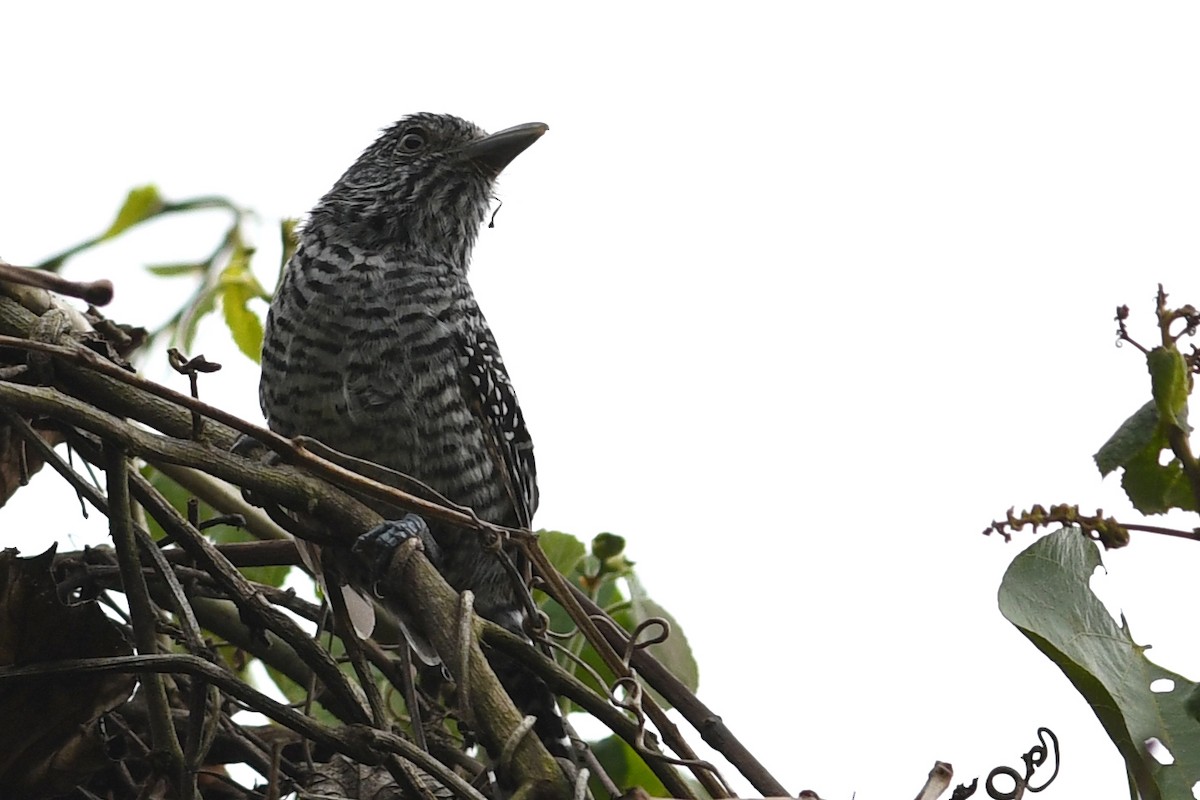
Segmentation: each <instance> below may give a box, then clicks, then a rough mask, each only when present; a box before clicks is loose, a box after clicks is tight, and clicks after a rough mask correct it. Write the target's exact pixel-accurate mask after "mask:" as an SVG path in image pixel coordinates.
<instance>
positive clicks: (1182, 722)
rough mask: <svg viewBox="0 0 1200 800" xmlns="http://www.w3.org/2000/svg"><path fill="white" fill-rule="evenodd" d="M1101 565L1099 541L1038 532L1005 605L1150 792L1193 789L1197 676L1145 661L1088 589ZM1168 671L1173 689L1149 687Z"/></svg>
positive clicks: (1009, 584) (1198, 771)
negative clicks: (1164, 757)
mask: <svg viewBox="0 0 1200 800" xmlns="http://www.w3.org/2000/svg"><path fill="white" fill-rule="evenodd" d="M1100 565H1101V561H1100V551H1099V548H1098V547H1097V546H1096V544H1095V543H1094V542H1092V541H1090V540H1088V539H1087V538H1086V537H1084V536H1083V535H1082V534H1081V533H1080V532H1079V531H1077V530H1074V529H1064V530H1060V531H1058V532H1057V533H1054V534H1052V535H1050V536H1047V537H1044V538H1042V539H1039V540H1037V541H1035V542H1034V543H1033V544H1032V545H1031V546H1030V547H1028V548H1027V549H1026V550H1025V551H1023V552H1022V553H1021V554H1020V555H1018V556H1017V557H1016V558H1015V559H1014V560H1013V563H1012V564H1011V565H1009V568H1008V570H1007V572H1005V574H1004V580H1003V581H1002V582H1001V585H1000V592H999V603H1000V611H1001V612H1002V613H1003V614H1004V616H1005V618H1006V619H1007V620H1008V621H1009V622H1011V623H1012V624H1013V625H1015V626H1016V627H1017V629H1018V630H1020V631H1021V633H1023V634H1025V636H1026V637H1028V638H1029V640H1030V641H1031V642H1033V644H1034V646H1036V647H1037V648H1038V649H1039V650H1041V651H1042V653H1043V654H1045V655H1046V657H1048V658H1049V659H1050V660H1051V661H1053V662H1054V664H1055V665H1056V666H1057V667H1058V668H1059V669H1061V670H1062V671H1063V673H1064V674H1065V675H1066V676H1067V678H1068V679H1069V680H1070V681H1071V683H1072V684H1074V686H1075V689H1076V690H1077V691H1078V692H1079V693H1080V694H1081V695H1083V697H1084V699H1085V700H1086V701H1087V702H1088V705H1090V706H1091V708H1092V711H1093V712H1094V713H1095V714H1096V717H1097V718H1098V719H1099V720H1100V723H1101V725H1103V726H1104V729H1105V731H1106V732H1107V733H1108V736H1109V737H1110V738H1111V739H1112V740H1113V743H1114V744H1115V745H1116V746H1117V749H1118V750H1119V751H1120V752H1121V755H1122V757H1124V759H1125V764H1126V768H1127V769H1128V771H1129V774H1130V778H1131V782H1132V783H1133V784H1134V785H1136V786H1137V788H1138V791H1139V792H1140V793H1141V796H1142V798H1144V800H1157V799H1158V798H1163V797H1168V798H1175V797H1191V796H1192V789H1191V785H1192V781H1193V780H1194V779H1195V778H1194V776H1196V775H1200V736H1198V735H1197V728H1196V722H1195V720H1194V719H1193V718H1192V716H1191V713H1190V712H1189V706H1188V700H1189V698H1190V697H1192V696H1193V694H1194V693H1195V692H1196V684H1194V683H1192V682H1191V681H1189V680H1187V679H1186V678H1184V677H1183V676H1181V675H1178V674H1176V673H1174V672H1170V671H1169V670H1165V669H1163V668H1162V667H1160V666H1158V665H1157V664H1155V663H1154V662H1152V661H1150V660H1149V659H1147V658H1146V656H1145V651H1146V650H1147V649H1148V648H1147V646H1144V645H1139V644H1137V643H1135V642H1134V641H1133V638H1132V637H1131V636H1130V634H1129V628H1128V625H1124V626H1118V625H1117V624H1116V622H1114V621H1113V618H1112V617H1111V616H1110V615H1109V613H1108V611H1107V610H1105V608H1104V606H1103V605H1102V604H1101V603H1100V601H1099V599H1098V598H1097V597H1096V596H1095V595H1094V594H1093V593H1092V591H1091V588H1090V587H1089V581H1090V579H1091V577H1092V574H1093V573H1094V572H1095V570H1096V567H1098V566H1100ZM1163 679H1166V680H1169V681H1171V683H1172V688H1171V689H1170V691H1163V692H1154V691H1151V689H1150V685H1151V683H1153V682H1154V681H1157V680H1163ZM1151 738H1155V739H1157V740H1158V741H1160V742H1161V743H1162V744H1163V745H1164V746H1165V747H1166V748H1167V749H1168V750H1170V752H1171V755H1172V756H1173V757H1174V760H1175V761H1174V764H1173V765H1169V766H1165V765H1162V764H1159V763H1158V761H1157V760H1155V759H1154V758H1153V757H1152V756H1151V755H1150V754H1149V753H1147V751H1146V748H1145V742H1146V741H1148V740H1149V739H1151ZM1189 776H1191V777H1189Z"/></svg>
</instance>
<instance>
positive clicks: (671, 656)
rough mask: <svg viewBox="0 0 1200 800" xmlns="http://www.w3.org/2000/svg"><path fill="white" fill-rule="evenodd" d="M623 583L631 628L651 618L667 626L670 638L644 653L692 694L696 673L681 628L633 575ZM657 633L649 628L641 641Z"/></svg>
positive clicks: (657, 697)
mask: <svg viewBox="0 0 1200 800" xmlns="http://www.w3.org/2000/svg"><path fill="white" fill-rule="evenodd" d="M625 581H626V583H627V584H628V585H629V594H630V610H631V612H632V614H633V621H634V624H635V625H640V624H641V623H643V622H645V621H646V620H648V619H650V618H652V617H658V618H660V619H662V620H664V621H665V622H666V623H667V627H668V632H669V633H670V635H669V636H668V637H667V639H666V641H664V642H659V643H658V644H652V645H650V646H649V647H648V648H647V649H648V650H649V652H650V653H651V654H653V655H654V657H655V658H657V659H658V660H659V661H661V662H662V663H663V666H665V667H666V668H667V669H669V670H670V671H671V674H672V675H674V676H675V677H676V678H678V679H679V680H680V681H682V682H683V685H684V686H686V687H687V688H688V689H689V690H690V691H692V692H695V691H696V689H697V687H699V685H700V669H699V667H698V666H697V665H696V657H695V656H694V655H692V648H691V646H690V645H689V644H688V640H687V637H686V636H684V634H683V628H682V627H681V626H680V624H679V622H678V621H677V620H676V619H675V617H673V616H671V614H670V612H668V611H667V610H666V609H665V608H663V607H662V606H660V605H659V604H658V603H656V602H654V601H653V600H651V599H650V596H649V595H647V594H646V590H645V588H644V587H643V586H642V582H641V581H639V580H638V579H637V576H636V575H633V574H629V575H626V576H625ZM658 632H659V629H658V627H657V626H652V627H650V628H648V629H647V630H646V633H645V634H643V637H646V636H647V635H649V636H650V637H654V636H656V635H657V634H658ZM654 694H655V699H657V700H658V701H659V702H660V703H662V704H664V705H668V704H667V703H666V700H665V699H663V698H662V697H660V696H659V695H658V693H657V692H655V693H654Z"/></svg>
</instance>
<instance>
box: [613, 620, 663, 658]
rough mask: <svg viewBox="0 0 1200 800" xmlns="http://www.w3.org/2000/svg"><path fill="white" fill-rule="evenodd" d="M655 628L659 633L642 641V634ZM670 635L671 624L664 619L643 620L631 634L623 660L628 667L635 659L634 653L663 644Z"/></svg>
mask: <svg viewBox="0 0 1200 800" xmlns="http://www.w3.org/2000/svg"><path fill="white" fill-rule="evenodd" d="M654 627H657V628H658V632H657V633H656V634H654V635H653V636H651V637H649V638H647V639H642V634H643V633H644V632H645V631H648V630H650V629H651V628H654ZM670 635H671V623H669V622H667V621H666V620H665V619H663V618H662V617H650V618H648V619H645V620H642V621H641V622H639V623H638V624H637V627H635V628H634V629H633V631H632V632H631V633H630V634H629V642H628V643H626V645H625V654H624V656H623V657H622V659H621V660H622V661H623V662H624V664H625V666H627V667H628V666H629V663H630V661H631V660H632V659H633V654H634V651H636V650H643V649H645V648H647V647H649V646H650V645H653V644H662V643H663V642H665V641H666V640H667V639H668V637H670Z"/></svg>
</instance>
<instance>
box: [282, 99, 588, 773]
mask: <svg viewBox="0 0 1200 800" xmlns="http://www.w3.org/2000/svg"><path fill="white" fill-rule="evenodd" d="M546 130H547V128H546V126H545V125H543V124H541V123H530V124H526V125H518V126H516V127H513V128H508V129H507V130H503V131H500V132H499V133H494V134H491V135H488V134H487V133H485V132H484V131H483V130H481V129H480V128H478V127H476V126H475V125H473V124H471V123H469V122H467V121H465V120H462V119H459V118H457V117H452V116H445V115H437V114H415V115H412V116H409V117H406V118H404V119H402V120H400V121H399V122H397V123H396V124H395V125H393V126H392V127H390V128H388V129H387V130H386V131H384V133H383V134H382V135H381V136H380V137H379V138H378V139H377V140H376V141H375V143H374V144H372V145H371V146H370V147H368V148H367V149H366V151H365V152H364V153H363V154H362V155H361V156H360V157H359V159H358V161H356V162H355V163H354V164H353V165H352V166H351V167H350V168H349V169H348V170H347V171H346V173H345V174H344V175H343V176H342V177H341V178H340V179H339V180H338V181H337V183H336V184H334V186H333V188H332V189H331V190H330V191H329V192H328V193H327V194H326V195H325V196H324V198H322V199H321V201H320V202H319V203H318V204H317V206H316V208H314V209H313V211H312V213H311V215H310V216H309V218H308V220H307V222H306V224H305V225H304V227H303V229H302V231H301V234H300V237H299V245H298V248H297V250H296V252H295V254H294V255H293V256H292V258H291V260H290V261H289V262H288V265H287V269H286V271H285V272H284V276H283V280H282V283H281V284H280V286H279V289H278V291H277V293H276V294H275V298H274V301H273V302H272V304H271V310H270V313H269V314H268V316H267V324H266V331H265V339H264V343H263V354H262V382H261V385H260V389H259V398H260V402H261V404H262V409H263V413H264V414H265V415H266V418H267V422H268V424H269V425H270V427H271V428H272V429H273V430H275V431H278V432H279V433H281V434H283V435H285V436H298V435H306V436H311V437H313V438H316V439H319V440H320V441H321V442H323V443H324V444H326V445H329V446H330V447H333V448H334V449H336V450H340V451H342V452H345V453H348V454H350V455H352V456H356V457H358V458H362V459H367V460H369V461H374V462H377V463H379V464H382V465H384V466H386V467H390V468H392V469H394V470H397V471H399V472H403V473H405V474H406V475H410V476H412V477H414V478H417V479H418V480H420V481H422V482H424V483H425V484H427V485H428V486H429V487H431V488H432V489H434V490H435V491H436V492H438V493H440V494H441V495H443V496H444V497H446V498H447V499H449V500H450V501H452V502H454V503H458V504H460V505H464V506H468V507H470V508H471V509H473V510H474V511H475V513H476V514H477V515H478V516H479V517H480V518H482V519H484V520H487V521H489V522H493V523H497V524H499V525H504V526H510V527H528V526H529V524H530V522H531V519H532V517H533V513H534V511H535V510H536V509H537V504H538V492H537V475H536V471H535V465H534V458H533V444H532V442H531V440H530V437H529V432H528V431H527V430H526V428H525V420H524V418H523V416H522V414H521V409H520V406H518V405H517V398H516V395H515V394H514V392H513V387H512V384H511V382H510V381H509V377H508V372H507V370H506V369H505V366H504V362H503V360H502V359H501V357H500V351H499V349H498V348H497V346H496V341H495V339H494V338H493V336H492V332H491V329H490V328H489V327H488V324H487V321H486V320H485V319H484V316H483V314H482V312H481V311H480V310H479V306H478V305H477V304H476V302H475V296H474V294H473V293H472V291H471V287H470V284H469V283H468V282H467V268H468V266H469V264H470V261H471V249H472V247H473V246H474V244H475V239H476V236H477V235H478V233H479V229H480V227H481V225H482V223H483V221H484V219H485V218H486V216H487V213H488V210H489V207H490V205H491V201H492V199H493V186H494V183H495V181H496V177H497V176H498V175H499V174H500V172H501V171H502V170H503V169H504V168H505V167H506V166H508V164H509V163H510V162H511V161H512V160H513V159H514V158H516V157H517V156H518V155H519V154H520V153H521V152H522V151H524V150H525V149H526V148H527V147H529V146H530V145H531V144H533V143H534V142H535V141H536V140H537V139H538V138H539V137H540V136H541V135H542V134H543V133H545V132H546ZM379 533H381V531H379V530H377V531H376V532H375V534H379ZM382 533H383V534H385V536H384V537H383V538H382V539H379V540H377V542H376V543H377V544H378V541H387V542H394V541H400V540H402V539H403V538H405V537H411V536H419V537H420V538H421V539H422V541H423V542H424V543H425V545H426V548H425V549H426V555H427V556H428V557H429V559H430V561H432V562H433V563H434V565H435V566H436V567H438V569H439V570H440V571H441V572H442V574H443V576H444V577H445V578H446V580H447V581H448V582H449V583H450V584H451V585H452V586H453V587H454V588H455V589H456V590H459V591H462V590H464V589H470V590H472V591H473V592H474V595H475V609H476V611H477V612H478V613H479V614H480V615H482V616H483V617H485V618H487V619H490V620H492V621H494V622H496V623H498V624H500V625H502V626H504V627H505V628H508V629H509V630H511V631H514V632H517V633H522V635H523V630H522V624H523V622H524V620H525V616H526V612H525V610H524V609H525V605H524V603H523V602H522V597H521V592H523V591H524V589H523V588H522V587H519V586H516V585H515V582H514V579H513V574H512V571H511V570H510V569H509V568H507V567H506V566H505V565H504V564H503V563H502V561H501V557H500V555H499V554H497V552H495V551H494V550H488V549H486V548H485V547H484V545H483V541H482V539H481V537H480V535H479V534H478V533H477V532H475V531H468V530H462V529H456V528H454V527H452V526H449V525H446V524H444V523H430V524H429V525H428V526H427V525H426V523H425V521H424V520H422V519H420V518H417V517H415V516H413V515H410V516H409V517H407V518H405V519H403V520H400V521H398V522H395V523H389V524H388V526H385V529H384V530H383V531H382ZM509 556H510V557H511V558H514V559H517V560H518V566H521V564H520V563H519V562H520V556H519V553H517V552H516V551H511V552H509ZM414 645H415V646H416V648H417V649H418V651H419V652H422V654H423V655H424V656H425V657H426V658H428V657H429V656H430V655H431V651H430V650H428V645H425V646H424V648H425V649H424V650H422V645H421V643H420V642H419V641H416V642H414ZM500 658H501V657H500V656H499V655H498V654H493V656H492V662H493V666H494V667H495V668H496V671H497V674H498V676H499V677H500V679H501V681H502V683H504V685H505V687H506V688H507V689H508V691H509V693H510V694H511V695H513V700H514V702H515V703H516V704H517V706H518V707H519V708H520V709H521V711H522V712H523V713H525V714H533V715H535V716H537V718H538V723H537V726H536V728H535V730H536V731H537V732H538V734H539V736H540V737H541V738H542V739H543V741H545V742H546V743H547V745H548V746H550V747H551V749H552V752H556V754H560V755H561V754H563V751H564V749H565V741H566V740H565V734H564V729H563V724H562V720H561V718H560V716H559V714H558V709H557V707H556V705H555V703H554V698H553V696H552V695H551V694H550V692H549V690H548V689H547V687H546V686H545V684H543V683H542V682H541V681H540V680H539V679H537V678H536V677H534V676H533V675H532V674H530V673H528V672H526V671H525V670H523V669H522V668H520V667H519V665H517V664H516V663H515V662H511V661H503V662H502V661H501V660H500Z"/></svg>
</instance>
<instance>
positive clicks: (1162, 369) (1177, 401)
mask: <svg viewBox="0 0 1200 800" xmlns="http://www.w3.org/2000/svg"><path fill="white" fill-rule="evenodd" d="M1146 364H1147V366H1148V367H1149V369H1150V387H1151V390H1152V392H1153V396H1154V405H1155V407H1156V408H1157V409H1158V418H1159V420H1160V421H1161V422H1162V424H1163V425H1171V426H1173V427H1176V428H1182V427H1184V420H1186V419H1187V399H1188V392H1189V391H1190V390H1191V387H1190V386H1189V385H1188V383H1189V378H1188V367H1187V362H1186V361H1184V358H1183V354H1182V353H1180V352H1179V351H1178V350H1176V349H1175V348H1174V347H1156V348H1154V349H1153V350H1151V351H1150V353H1149V355H1147V356H1146Z"/></svg>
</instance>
